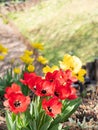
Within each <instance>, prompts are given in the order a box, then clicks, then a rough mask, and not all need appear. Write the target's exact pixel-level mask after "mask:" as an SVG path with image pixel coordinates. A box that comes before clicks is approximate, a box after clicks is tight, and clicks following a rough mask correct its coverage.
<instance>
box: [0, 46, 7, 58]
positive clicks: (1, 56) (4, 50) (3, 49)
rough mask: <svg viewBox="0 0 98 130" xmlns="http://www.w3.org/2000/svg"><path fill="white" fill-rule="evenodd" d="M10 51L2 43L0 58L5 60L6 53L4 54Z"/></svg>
mask: <svg viewBox="0 0 98 130" xmlns="http://www.w3.org/2000/svg"><path fill="white" fill-rule="evenodd" d="M7 53H8V49H7V48H5V47H4V46H3V45H2V44H0V60H4V58H5V55H3V54H7Z"/></svg>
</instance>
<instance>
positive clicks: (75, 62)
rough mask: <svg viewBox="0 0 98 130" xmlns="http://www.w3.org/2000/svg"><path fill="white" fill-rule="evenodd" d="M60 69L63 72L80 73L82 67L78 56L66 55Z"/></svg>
mask: <svg viewBox="0 0 98 130" xmlns="http://www.w3.org/2000/svg"><path fill="white" fill-rule="evenodd" d="M59 63H60V68H62V69H63V70H66V69H71V70H72V71H73V73H78V72H79V70H80V68H81V67H82V62H81V60H80V59H79V58H78V57H76V56H71V55H69V54H65V55H64V58H63V61H60V62H59Z"/></svg>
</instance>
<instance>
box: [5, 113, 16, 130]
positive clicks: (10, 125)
mask: <svg viewBox="0 0 98 130" xmlns="http://www.w3.org/2000/svg"><path fill="white" fill-rule="evenodd" d="M6 123H7V127H8V130H16V122H15V121H14V122H13V121H12V118H11V116H10V114H9V113H8V112H6Z"/></svg>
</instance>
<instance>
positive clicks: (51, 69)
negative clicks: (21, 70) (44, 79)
mask: <svg viewBox="0 0 98 130" xmlns="http://www.w3.org/2000/svg"><path fill="white" fill-rule="evenodd" d="M54 70H59V67H58V66H56V65H53V66H52V67H49V66H48V65H47V66H46V67H44V68H43V72H44V73H45V74H46V73H47V72H53V71H54Z"/></svg>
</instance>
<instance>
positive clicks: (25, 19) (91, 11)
mask: <svg viewBox="0 0 98 130" xmlns="http://www.w3.org/2000/svg"><path fill="white" fill-rule="evenodd" d="M8 16H9V18H10V19H12V20H13V21H14V23H15V24H16V26H17V27H18V28H19V30H20V32H21V33H22V34H23V35H24V36H25V37H27V38H28V39H29V40H30V41H31V42H34V43H35V42H42V43H44V45H45V48H46V49H45V50H44V51H43V52H42V53H43V54H44V55H45V57H47V58H48V59H49V60H50V62H51V64H57V62H58V60H60V59H62V57H63V56H64V54H65V53H69V54H72V55H76V56H78V57H80V58H81V60H82V61H83V63H85V62H88V61H92V60H93V59H95V58H97V57H98V2H97V1H94V0H86V1H85V0H82V1H81V0H47V1H44V2H41V3H40V4H38V5H37V6H34V7H32V8H30V9H28V10H25V11H24V12H17V13H9V14H8Z"/></svg>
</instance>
